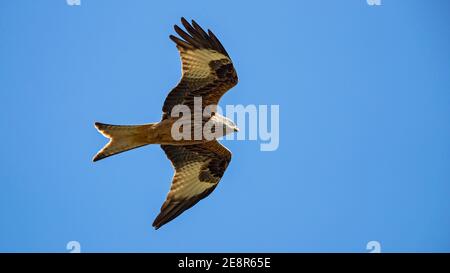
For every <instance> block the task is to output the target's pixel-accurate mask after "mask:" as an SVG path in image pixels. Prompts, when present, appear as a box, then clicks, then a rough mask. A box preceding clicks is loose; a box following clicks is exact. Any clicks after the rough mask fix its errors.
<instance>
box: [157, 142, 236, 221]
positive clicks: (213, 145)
mask: <svg viewBox="0 0 450 273" xmlns="http://www.w3.org/2000/svg"><path fill="white" fill-rule="evenodd" d="M161 148H162V149H163V150H164V152H165V153H166V155H167V157H168V158H169V160H170V161H171V162H172V165H173V166H174V168H175V175H174V176H173V181H172V186H171V188H170V191H169V194H168V195H167V198H166V201H165V202H164V204H163V205H162V207H161V212H160V213H159V215H158V216H157V217H156V219H155V221H154V222H153V227H155V229H158V228H160V227H161V226H162V225H164V224H166V223H167V222H169V221H171V220H173V219H175V218H176V217H177V216H178V215H180V214H181V213H183V212H184V211H185V210H187V209H189V208H191V207H192V206H193V205H195V204H197V202H198V201H200V200H201V199H203V198H205V197H206V196H208V195H209V194H210V193H211V192H212V191H213V190H214V189H215V188H216V186H217V184H218V183H219V181H220V179H221V178H222V176H223V173H224V172H225V170H226V168H227V167H228V164H229V162H230V160H231V152H230V151H229V150H228V149H227V148H225V147H224V146H222V145H221V144H220V143H219V142H217V141H216V140H213V141H210V142H206V143H202V144H198V145H185V146H176V145H161Z"/></svg>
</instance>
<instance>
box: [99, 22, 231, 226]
mask: <svg viewBox="0 0 450 273" xmlns="http://www.w3.org/2000/svg"><path fill="white" fill-rule="evenodd" d="M181 23H182V24H183V26H184V28H185V29H186V31H184V30H182V29H181V28H180V27H178V26H177V25H175V26H174V29H175V32H176V33H177V34H178V35H179V37H176V36H173V35H170V36H169V37H170V39H171V40H172V41H173V42H175V44H176V47H177V49H178V51H179V53H180V57H181V63H182V77H181V80H180V81H179V83H178V84H177V86H176V87H175V88H173V89H172V90H171V91H170V92H169V94H168V96H167V97H166V99H165V101H164V104H163V107H162V112H163V113H162V118H161V121H160V122H157V123H149V124H143V125H110V124H104V123H99V122H96V123H95V127H96V128H97V130H98V131H99V132H100V133H101V134H103V135H104V136H105V137H107V138H109V139H110V141H109V142H108V144H106V145H105V146H104V147H103V149H101V150H100V151H99V152H98V153H97V154H96V155H95V157H94V158H93V161H94V162H95V161H98V160H100V159H103V158H106V157H109V156H112V155H115V154H118V153H121V152H124V151H128V150H131V149H134V148H138V147H142V146H145V145H148V144H160V145H161V148H162V149H163V151H164V152H165V153H166V155H167V158H168V159H169V160H170V161H171V162H172V165H173V167H174V169H175V174H174V176H173V179H172V185H171V187H170V191H169V193H168V195H167V198H166V200H165V202H164V203H163V205H162V207H161V211H160V213H159V215H158V216H157V217H156V219H155V220H154V222H153V227H154V228H155V229H158V228H160V227H161V226H163V225H164V224H166V223H168V222H169V221H171V220H173V219H174V218H176V217H177V216H179V215H180V214H181V213H183V212H184V211H185V210H187V209H189V208H191V207H192V206H194V205H195V204H196V203H197V202H199V201H200V200H201V199H203V198H205V197H207V196H208V195H209V194H210V193H211V192H212V191H213V190H214V189H215V188H216V186H217V184H218V183H219V181H220V179H221V178H222V176H223V174H224V172H225V170H226V168H227V167H228V164H229V163H230V160H231V152H230V151H229V150H228V149H227V148H225V147H224V146H222V145H221V144H220V143H219V142H218V141H217V140H216V138H217V137H220V136H224V135H226V134H229V133H233V132H237V131H238V128H237V126H236V125H235V124H234V123H233V122H232V121H231V120H230V119H228V118H226V117H224V116H221V115H219V114H218V113H216V110H217V104H218V102H219V100H220V98H221V97H222V95H223V94H225V92H227V91H228V90H229V89H231V88H232V87H234V86H235V85H236V84H237V82H238V77H237V74H236V71H235V69H234V66H233V63H232V61H231V58H230V56H229V55H228V53H227V51H226V50H225V48H224V47H223V46H222V44H221V43H220V41H219V40H218V39H217V37H216V36H215V35H214V34H213V33H212V32H211V30H208V31H207V32H206V31H204V30H203V29H202V28H201V27H200V26H199V25H198V24H197V23H196V22H195V21H194V20H192V24H189V22H188V21H186V19H184V18H181ZM196 98H201V99H202V101H201V102H202V103H201V105H200V106H201V107H202V110H204V109H205V107H207V106H210V107H211V106H212V107H211V108H210V109H212V110H211V111H210V115H209V116H208V115H206V116H205V115H202V116H201V126H203V125H204V124H205V123H207V122H208V121H213V122H214V128H215V132H216V134H215V136H217V137H214V138H213V139H207V138H205V137H204V136H201V138H199V139H198V138H197V139H195V138H194V139H192V138H191V139H189V138H187V139H186V138H182V139H178V138H175V137H173V133H172V130H171V129H172V126H174V124H176V122H177V121H179V119H181V118H183V117H177V116H175V117H174V116H173V115H172V114H171V111H172V109H173V108H174V107H175V106H177V105H184V106H186V107H188V109H189V110H190V111H191V113H193V112H194V101H195V99H196ZM191 120H192V119H191ZM197 127H198V126H197V125H195V124H194V126H193V127H188V128H193V130H194V129H195V128H197Z"/></svg>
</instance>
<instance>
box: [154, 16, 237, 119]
mask: <svg viewBox="0 0 450 273" xmlns="http://www.w3.org/2000/svg"><path fill="white" fill-rule="evenodd" d="M181 23H182V25H183V26H184V28H185V29H186V31H184V30H183V29H181V28H180V27H179V26H177V25H175V26H174V29H175V32H176V33H177V34H178V35H179V37H176V36H173V35H170V36H169V37H170V39H171V40H172V41H174V42H175V44H176V45H177V49H178V51H179V53H180V57H181V63H182V65H181V68H182V77H181V80H180V82H179V83H178V85H177V86H176V87H175V88H173V89H172V90H171V91H170V92H169V94H168V96H167V97H166V100H165V101H164V105H163V109H162V110H163V119H165V118H167V117H169V116H170V112H171V111H172V108H173V107H174V106H175V105H178V104H184V105H187V106H189V107H190V108H191V111H193V101H194V97H202V99H203V107H205V106H207V105H217V104H218V103H219V100H220V98H221V97H222V95H223V94H225V93H226V92H227V91H228V90H229V89H231V88H232V87H233V86H235V85H236V84H237V82H238V78H237V74H236V70H235V69H234V66H233V63H232V61H231V59H230V57H229V55H228V53H227V52H226V50H225V48H224V47H223V46H222V44H221V43H220V41H219V40H218V39H217V37H216V36H215V35H214V34H213V33H212V32H211V31H210V30H208V32H205V31H204V30H203V29H202V28H201V27H200V25H199V24H197V23H196V22H195V21H192V25H191V24H189V22H188V21H187V20H186V19H184V18H181Z"/></svg>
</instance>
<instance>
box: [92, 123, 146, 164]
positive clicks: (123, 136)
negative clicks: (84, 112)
mask: <svg viewBox="0 0 450 273" xmlns="http://www.w3.org/2000/svg"><path fill="white" fill-rule="evenodd" d="M152 126H153V124H145V125H110V124H104V123H100V122H96V123H95V127H96V128H97V130H98V131H99V132H100V133H101V134H102V135H104V136H105V137H107V138H109V139H110V141H109V142H108V144H106V145H105V146H104V147H103V149H101V150H100V151H99V152H98V153H97V154H96V155H95V157H94V158H93V161H94V162H95V161H98V160H100V159H103V158H106V157H108V156H112V155H115V154H119V153H122V152H125V151H128V150H131V149H134V148H138V147H142V146H145V145H147V144H150V141H149V137H148V136H149V133H150V130H151V128H152Z"/></svg>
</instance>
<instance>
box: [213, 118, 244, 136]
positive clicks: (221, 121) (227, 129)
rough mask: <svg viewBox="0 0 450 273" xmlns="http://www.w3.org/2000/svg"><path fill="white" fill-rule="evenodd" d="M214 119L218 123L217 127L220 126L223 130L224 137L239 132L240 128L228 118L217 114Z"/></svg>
mask: <svg viewBox="0 0 450 273" xmlns="http://www.w3.org/2000/svg"><path fill="white" fill-rule="evenodd" d="M212 119H213V120H214V122H215V123H216V126H219V128H221V129H222V130H223V132H224V134H223V135H228V134H231V133H234V132H239V128H238V127H237V126H236V124H234V122H233V121H232V120H231V119H229V118H227V117H224V116H221V115H218V114H215V115H214V116H213V117H212Z"/></svg>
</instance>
